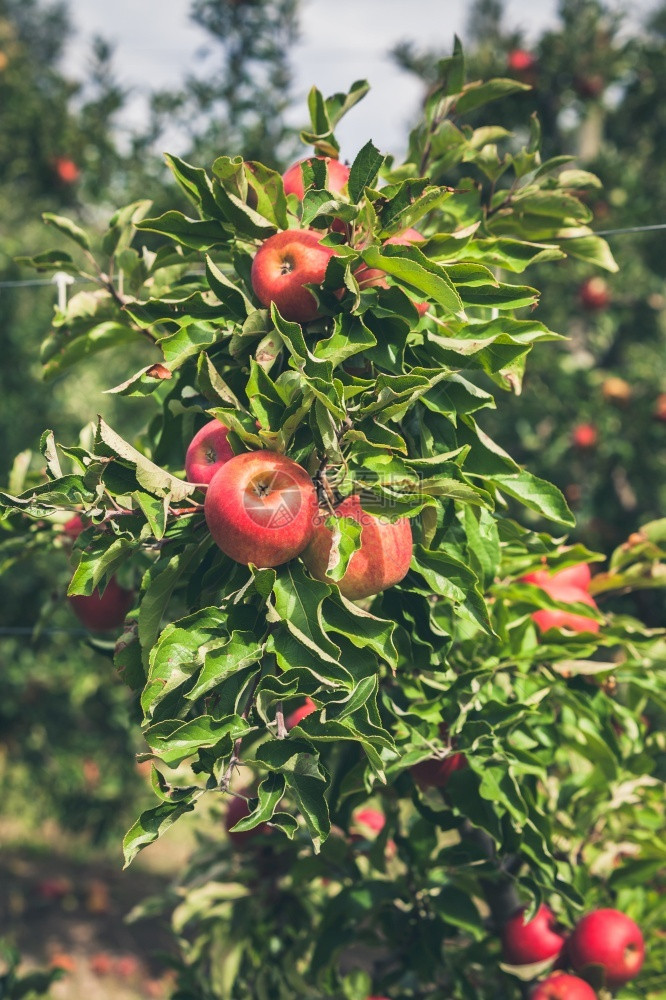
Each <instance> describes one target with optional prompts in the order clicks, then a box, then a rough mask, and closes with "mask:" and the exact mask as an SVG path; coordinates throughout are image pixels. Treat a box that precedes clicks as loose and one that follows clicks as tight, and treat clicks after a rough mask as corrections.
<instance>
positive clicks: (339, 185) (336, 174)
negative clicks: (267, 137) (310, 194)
mask: <svg viewBox="0 0 666 1000" xmlns="http://www.w3.org/2000/svg"><path fill="white" fill-rule="evenodd" d="M311 159H317V160H325V161H326V166H327V167H328V188H327V190H329V191H331V192H333V193H337V192H338V191H342V190H343V188H344V187H345V185H346V183H347V181H348V179H349V167H346V166H345V165H344V163H340V161H339V160H334V159H332V158H331V157H330V156H317V157H312V158H311ZM311 159H305V160H299V161H298V163H293V164H292V165H291V166H290V167H289V169H288V170H285V172H284V173H283V175H282V181H283V183H284V193H285V194H295V195H296V197H297V198H298V199H299V200H300V201H302V200H303V196H304V194H305V189H304V187H303V174H302V172H301V163H310V162H311Z"/></svg>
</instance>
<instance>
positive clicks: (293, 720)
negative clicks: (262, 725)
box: [284, 698, 317, 729]
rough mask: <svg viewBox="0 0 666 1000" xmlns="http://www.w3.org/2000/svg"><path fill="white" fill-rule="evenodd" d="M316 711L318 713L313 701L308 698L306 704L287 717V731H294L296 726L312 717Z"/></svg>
mask: <svg viewBox="0 0 666 1000" xmlns="http://www.w3.org/2000/svg"><path fill="white" fill-rule="evenodd" d="M316 711H317V706H316V705H315V703H314V702H313V701H312V699H311V698H306V699H305V701H304V703H303V704H302V705H301V706H300V708H295V709H294V711H293V712H291V713H290V714H289V715H288V716H287V718H286V719H285V723H284V724H285V726H286V727H287V729H293V728H294V726H297V725H298V723H299V722H302V721H303V719H306V718H307V717H308V715H312V713H313V712H316Z"/></svg>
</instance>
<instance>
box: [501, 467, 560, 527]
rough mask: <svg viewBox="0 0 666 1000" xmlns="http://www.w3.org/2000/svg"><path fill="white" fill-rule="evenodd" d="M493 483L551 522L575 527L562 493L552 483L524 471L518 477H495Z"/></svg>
mask: <svg viewBox="0 0 666 1000" xmlns="http://www.w3.org/2000/svg"><path fill="white" fill-rule="evenodd" d="M492 481H493V483H494V484H495V485H496V486H497V487H498V488H499V489H500V490H502V491H503V492H504V493H507V494H508V495H509V496H511V497H514V498H515V499H516V500H520V502H521V503H522V504H524V506H525V507H529V509H530V510H535V511H537V513H539V514H541V515H542V516H543V517H545V518H547V519H548V520H549V521H555V522H556V523H558V524H566V525H567V526H568V527H573V525H574V524H575V523H576V519H575V517H574V516H573V514H572V513H571V511H570V510H569V507H568V505H567V502H566V500H565V499H564V497H563V496H562V494H561V492H560V491H559V490H558V488H557V487H556V486H553V484H552V483H549V482H547V481H546V480H545V479H539V478H538V476H535V475H533V474H532V473H531V472H527V471H526V470H523V471H522V472H519V473H517V474H516V475H493V477H492Z"/></svg>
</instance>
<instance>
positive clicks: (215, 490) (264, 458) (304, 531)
mask: <svg viewBox="0 0 666 1000" xmlns="http://www.w3.org/2000/svg"><path fill="white" fill-rule="evenodd" d="M204 515H205V518H206V523H207V524H208V530H209V531H210V533H211V535H212V536H213V538H214V540H215V542H216V544H217V545H219V547H220V548H221V549H222V551H223V552H224V553H226V555H228V556H230V557H231V558H232V559H235V560H236V562H239V563H246V564H247V563H254V565H255V566H259V567H263V566H281V565H282V563H286V562H289V560H290V559H293V558H294V556H297V555H300V553H301V552H302V551H303V549H304V548H305V546H306V545H307V544H308V542H309V541H310V539H311V538H312V535H313V532H314V528H315V519H316V517H317V495H316V492H315V488H314V483H313V482H312V479H311V478H310V476H309V475H308V474H307V472H306V471H305V469H304V468H303V467H302V466H301V465H298V464H297V463H296V462H294V461H293V460H292V459H291V458H287V457H286V456H285V455H279V454H278V453H277V452H273V451H248V452H245V453H244V454H242V455H235V456H234V457H233V458H230V459H229V461H228V462H225V463H224V465H223V466H222V467H221V468H220V469H218V470H217V472H216V473H215V475H214V476H213V478H212V479H211V481H210V484H209V486H208V490H207V492H206V501H205V503H204Z"/></svg>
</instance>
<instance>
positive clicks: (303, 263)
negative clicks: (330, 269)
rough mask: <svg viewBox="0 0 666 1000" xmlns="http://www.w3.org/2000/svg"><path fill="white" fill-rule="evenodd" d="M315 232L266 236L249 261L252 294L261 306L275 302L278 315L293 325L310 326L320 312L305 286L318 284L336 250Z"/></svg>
mask: <svg viewBox="0 0 666 1000" xmlns="http://www.w3.org/2000/svg"><path fill="white" fill-rule="evenodd" d="M321 240H322V233H321V232H320V231H317V230H314V229H285V230H284V231H283V232H281V233H276V234H275V235H274V236H269V237H268V239H267V240H264V242H263V243H262V244H261V246H260V247H259V249H258V250H257V253H256V254H255V257H254V260H253V261H252V270H251V280H252V288H253V289H254V293H255V295H256V296H257V298H258V299H259V301H260V302H261V304H262V305H264V306H270V304H271V302H274V303H275V305H276V306H277V308H278V309H279V311H280V313H281V315H282V316H283V317H284V318H285V319H287V320H292V321H293V322H295V323H309V322H310V321H311V320H313V319H316V318H317V317H318V316H319V315H320V313H319V307H318V305H317V300H316V299H315V297H314V295H313V294H312V292H311V291H310V290H309V289H308V288H306V287H305V286H306V285H321V284H322V282H323V280H324V278H325V276H326V268H327V266H328V262H329V260H330V259H331V257H333V256H335V255H336V253H337V251H336V248H335V247H327V246H324V244H323V243H322V242H321Z"/></svg>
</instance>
